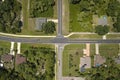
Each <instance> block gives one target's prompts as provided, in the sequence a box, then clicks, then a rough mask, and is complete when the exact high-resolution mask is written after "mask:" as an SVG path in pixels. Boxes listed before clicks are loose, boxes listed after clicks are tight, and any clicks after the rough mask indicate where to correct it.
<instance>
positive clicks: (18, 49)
mask: <svg viewBox="0 0 120 80" xmlns="http://www.w3.org/2000/svg"><path fill="white" fill-rule="evenodd" d="M20 51H21V43H20V42H18V43H17V54H20V53H21V52H20Z"/></svg>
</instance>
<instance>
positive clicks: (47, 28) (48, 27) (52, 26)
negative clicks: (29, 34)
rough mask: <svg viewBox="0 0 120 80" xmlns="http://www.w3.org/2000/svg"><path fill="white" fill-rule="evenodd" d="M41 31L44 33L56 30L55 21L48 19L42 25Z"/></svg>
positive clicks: (51, 32)
mask: <svg viewBox="0 0 120 80" xmlns="http://www.w3.org/2000/svg"><path fill="white" fill-rule="evenodd" d="M42 31H44V32H45V33H46V34H53V33H54V31H56V28H55V23H54V22H52V21H48V22H47V23H44V24H43V25H42Z"/></svg>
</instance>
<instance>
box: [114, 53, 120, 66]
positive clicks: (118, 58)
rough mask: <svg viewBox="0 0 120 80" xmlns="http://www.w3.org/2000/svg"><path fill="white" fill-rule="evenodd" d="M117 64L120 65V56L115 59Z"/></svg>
mask: <svg viewBox="0 0 120 80" xmlns="http://www.w3.org/2000/svg"><path fill="white" fill-rule="evenodd" d="M115 62H116V63H117V64H120V55H119V56H118V57H117V58H115Z"/></svg>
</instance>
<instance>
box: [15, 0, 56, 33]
mask: <svg viewBox="0 0 120 80" xmlns="http://www.w3.org/2000/svg"><path fill="white" fill-rule="evenodd" d="M29 2H30V1H29V0H22V15H23V29H22V32H21V33H17V34H19V35H23V34H24V35H56V32H55V33H54V34H45V33H43V32H40V31H36V30H35V27H36V24H35V18H30V8H28V5H30V3H29ZM55 2H56V3H57V0H56V1H55ZM40 15H41V16H40V17H50V18H56V17H57V4H56V5H55V6H54V7H53V8H52V7H50V8H49V9H48V11H46V12H44V13H40Z"/></svg>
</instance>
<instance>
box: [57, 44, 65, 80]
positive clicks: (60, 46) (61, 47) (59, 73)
mask: <svg viewBox="0 0 120 80" xmlns="http://www.w3.org/2000/svg"><path fill="white" fill-rule="evenodd" d="M57 46H58V47H57V52H58V56H57V60H58V61H57V62H58V64H57V70H58V71H57V80H62V53H63V50H64V44H58V45H57Z"/></svg>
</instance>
